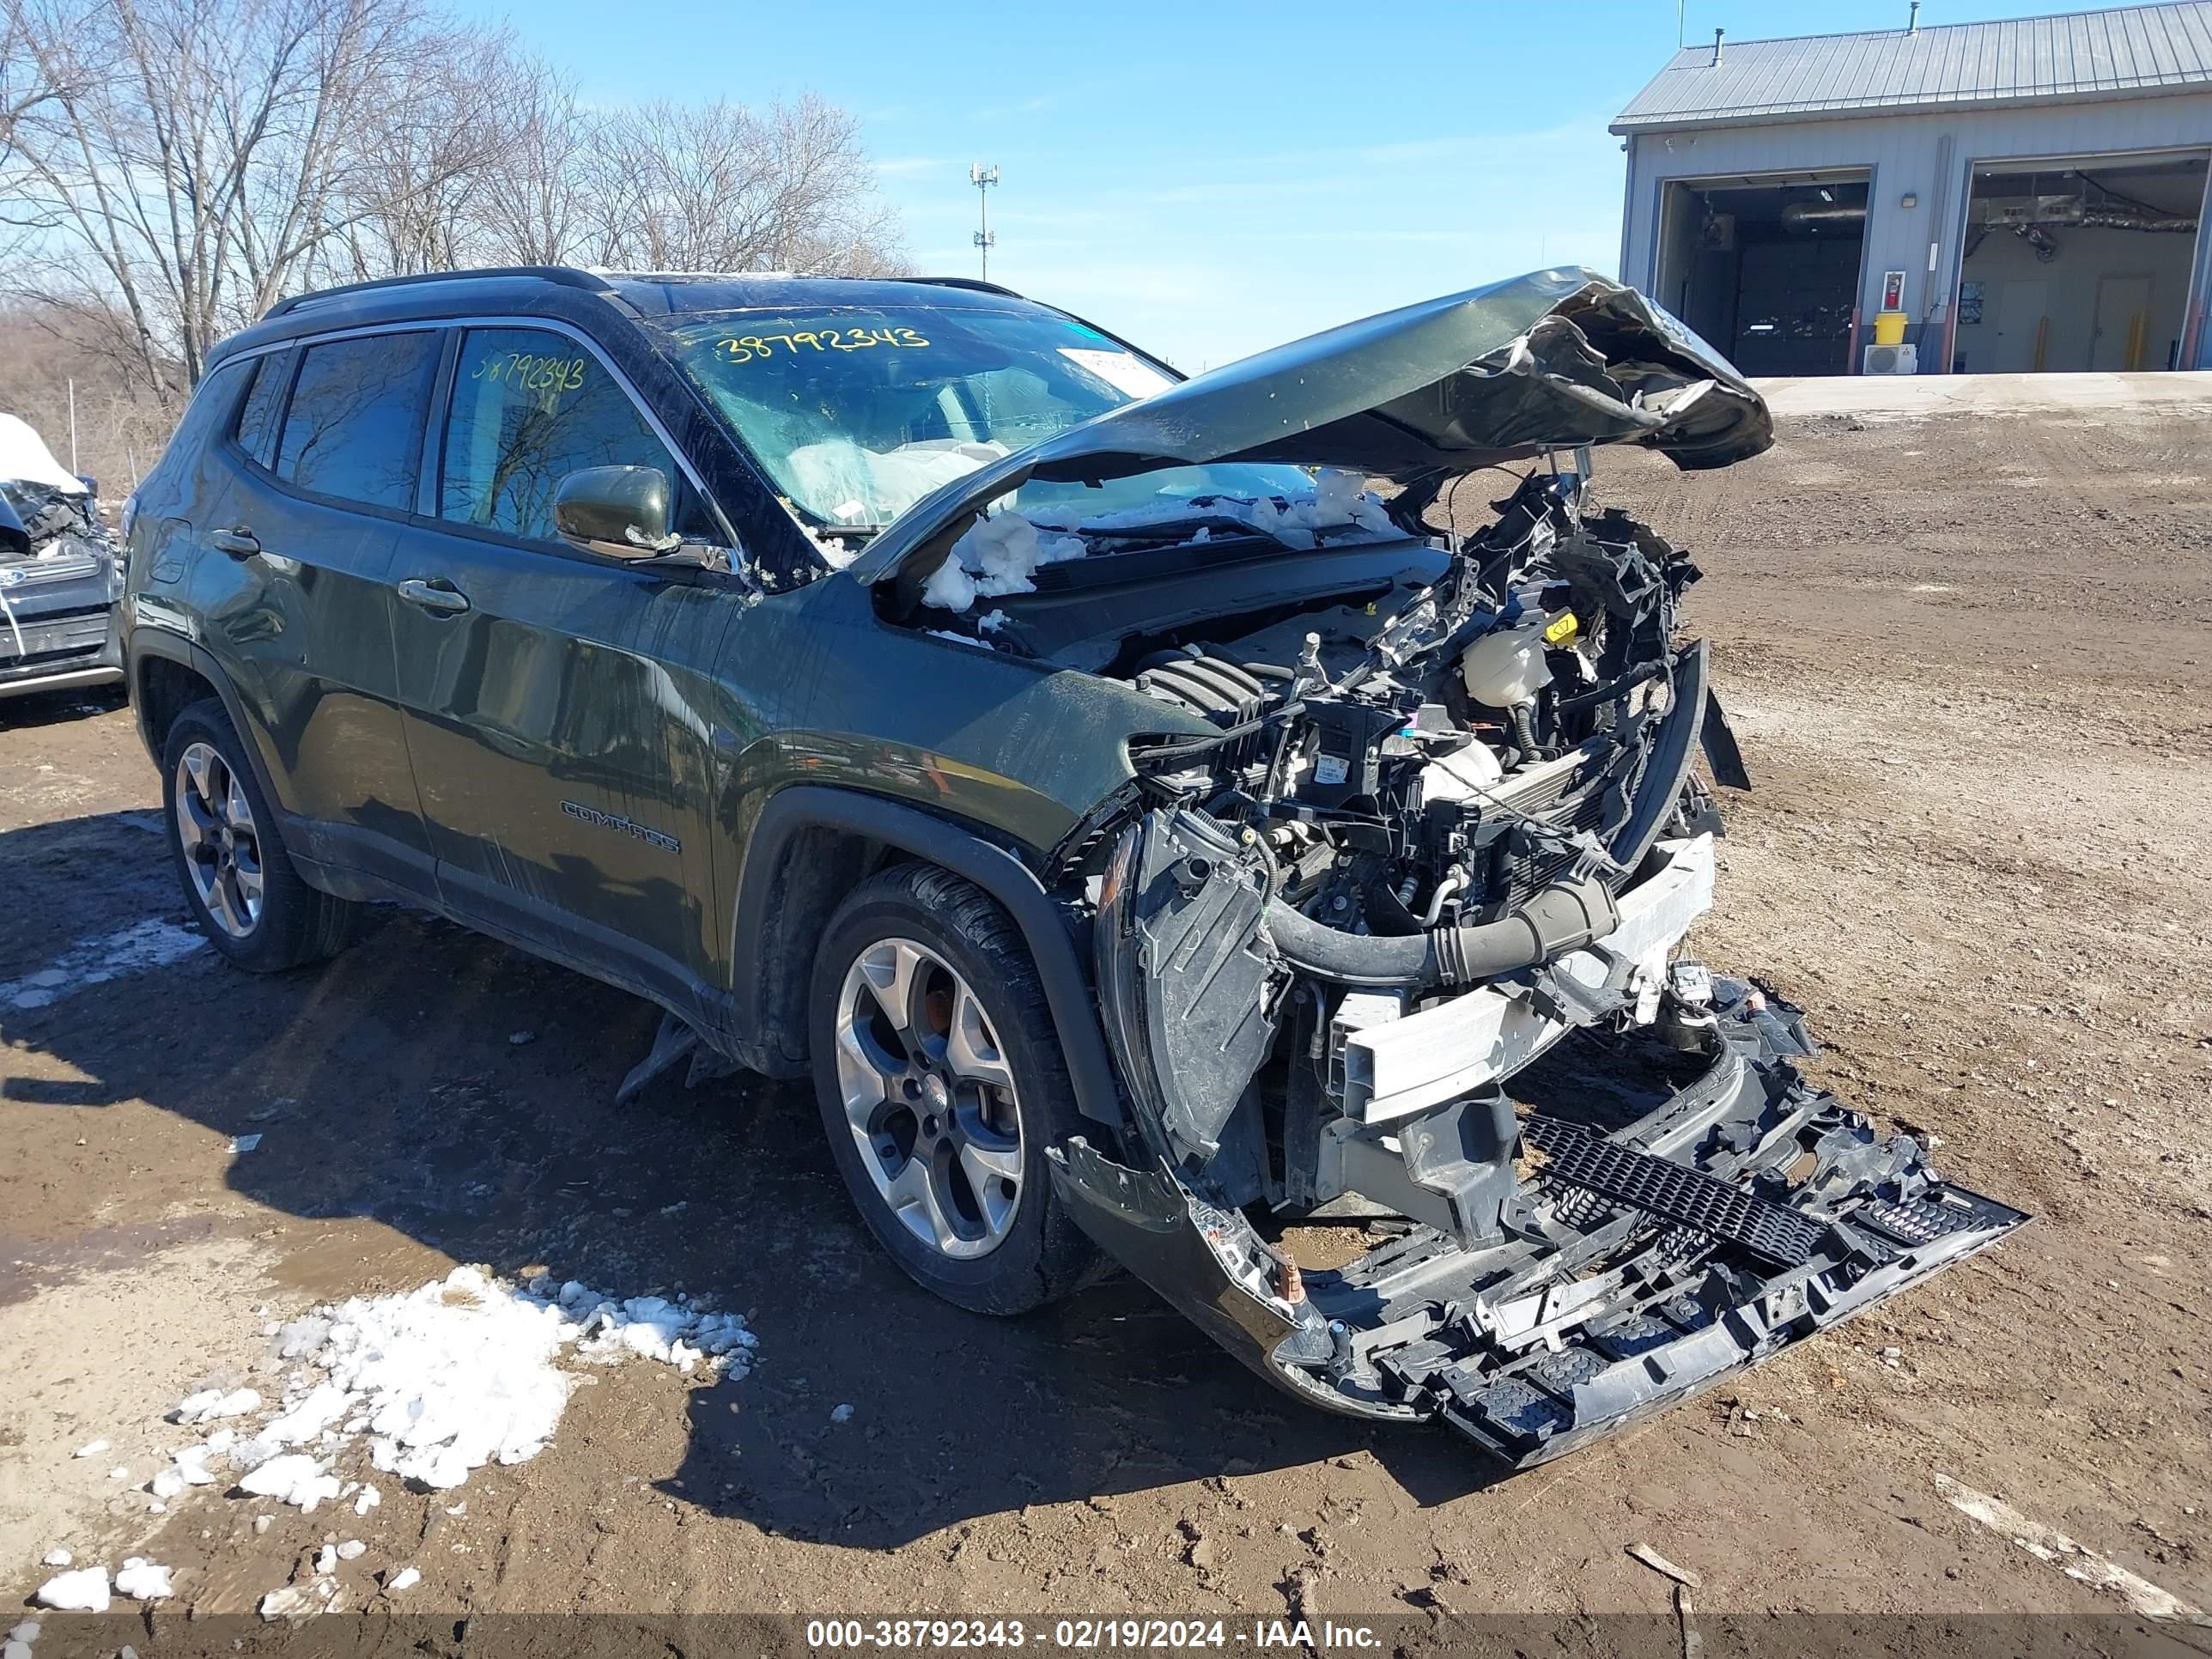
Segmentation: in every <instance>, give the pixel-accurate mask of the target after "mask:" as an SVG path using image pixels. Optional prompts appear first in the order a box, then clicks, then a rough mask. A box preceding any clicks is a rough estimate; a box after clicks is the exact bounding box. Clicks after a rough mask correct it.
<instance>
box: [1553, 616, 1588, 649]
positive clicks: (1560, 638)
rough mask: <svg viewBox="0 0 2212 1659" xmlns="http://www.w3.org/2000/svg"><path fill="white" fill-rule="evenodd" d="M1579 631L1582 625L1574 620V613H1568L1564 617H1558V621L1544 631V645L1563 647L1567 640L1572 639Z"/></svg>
mask: <svg viewBox="0 0 2212 1659" xmlns="http://www.w3.org/2000/svg"><path fill="white" fill-rule="evenodd" d="M1581 629H1582V624H1581V623H1578V622H1577V621H1576V620H1575V613H1574V612H1573V611H1568V612H1567V614H1566V615H1565V616H1564V617H1560V618H1559V621H1557V622H1555V623H1553V624H1552V625H1551V626H1550V627H1549V628H1547V629H1545V630H1544V643H1545V644H1547V645H1565V643H1566V642H1567V641H1569V640H1571V639H1572V638H1574V636H1575V635H1577V633H1579V632H1580V631H1581Z"/></svg>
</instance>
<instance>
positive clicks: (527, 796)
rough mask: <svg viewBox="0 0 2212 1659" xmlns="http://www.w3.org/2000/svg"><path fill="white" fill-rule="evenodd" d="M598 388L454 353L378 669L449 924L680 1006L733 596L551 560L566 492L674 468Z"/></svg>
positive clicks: (702, 582)
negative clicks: (599, 480)
mask: <svg viewBox="0 0 2212 1659" xmlns="http://www.w3.org/2000/svg"><path fill="white" fill-rule="evenodd" d="M532 336H536V337H534V338H533V337H532ZM487 364H491V365H493V367H492V368H489V369H487V368H486V365H487ZM502 365H503V366H502ZM607 376H608V371H607V370H606V369H605V365H604V364H603V363H602V362H599V360H598V359H597V358H596V357H595V356H592V354H591V353H590V352H588V351H587V350H586V349H584V348H583V347H582V346H581V345H580V343H574V342H569V341H567V340H565V339H563V338H562V337H551V336H545V335H543V334H539V333H538V331H524V330H495V331H494V330H485V331H471V334H470V335H469V336H468V337H465V342H464V343H463V345H462V347H461V349H460V350H459V353H458V354H456V356H455V360H454V362H453V365H452V367H451V368H450V369H449V379H450V381H451V384H452V386H453V387H454V388H455V394H454V395H455V398H456V399H457V401H458V403H459V412H458V414H457V416H456V418H455V421H454V422H453V427H452V428H451V429H450V430H448V432H447V434H446V435H445V440H444V446H443V450H442V453H443V454H444V459H445V475H446V476H445V484H444V487H443V489H442V490H441V495H440V497H439V505H440V507H441V511H442V512H444V513H448V514H450V515H451V516H450V517H447V518H441V519H437V520H432V519H429V518H428V517H424V518H419V519H417V520H416V521H415V522H414V523H412V524H410V526H408V527H407V528H406V529H405V530H404V531H403V532H401V536H400V542H399V550H398V559H397V562H396V563H395V564H394V566H393V576H394V580H395V582H396V583H397V584H398V593H399V595H400V596H399V597H398V598H397V599H396V601H395V605H394V608H393V618H394V621H393V627H394V634H393V640H394V648H395V654H396V659H397V663H398V681H399V685H400V688H401V696H402V700H403V702H404V704H405V707H406V730H407V740H408V745H409V750H410V756H411V758H412V761H413V765H414V772H415V775H416V779H417V781H418V784H419V792H420V799H421V801H422V810H423V816H424V822H425V825H426V828H427V830H428V835H429V837H430V840H431V843H432V846H433V848H434V849H435V855H436V858H437V863H438V880H439V886H440V892H441V900H442V902H444V904H445V905H446V907H447V908H449V909H451V910H453V912H454V913H456V914H457V915H463V916H465V917H467V918H469V919H471V920H475V921H481V922H483V923H485V924H488V925H489V926H490V927H492V929H493V930H494V931H496V932H501V933H507V934H509V935H512V936H514V937H518V938H520V939H523V940H525V941H526V942H532V943H536V944H539V945H548V946H550V947H552V948H554V949H555V950H556V951H557V952H558V953H559V954H561V955H562V956H564V957H568V958H570V959H572V960H575V961H578V962H579V963H581V964H583V965H586V966H591V967H592V968H593V969H595V970H596V971H600V972H603V973H605V975H607V976H608V977H612V978H617V979H619V980H621V981H624V982H626V983H629V984H631V985H633V986H635V987H636V988H640V989H642V990H647V991H648V992H651V993H653V994H656V995H659V996H661V997H662V998H664V1000H674V1001H678V1002H679V1003H688V1002H689V1001H690V1000H692V999H693V998H694V997H695V996H696V994H697V991H698V987H700V985H701V983H702V981H701V975H702V971H703V969H704V968H705V964H706V963H707V962H708V960H709V959H710V957H709V954H708V952H709V950H710V948H711V941H710V940H709V939H708V933H709V931H710V928H709V924H708V896H709V894H710V892H711V882H712V869H711V860H710V857H709V854H708V836H707V833H706V832H707V829H708V823H709V817H708V801H709V799H710V793H711V791H710V780H709V765H710V762H711V757H712V753H713V747H714V745H713V741H712V732H711V725H710V721H711V715H710V714H709V712H708V711H710V710H711V709H712V708H713V707H714V699H715V696H716V693H715V690H714V677H713V671H714V661H715V658H716V654H717V653H718V650H719V648H720V642H721V638H722V635H723V632H724V631H725V630H726V628H727V627H728V625H729V622H730V619H731V616H732V613H733V611H734V610H735V608H736V607H735V606H734V605H732V604H731V603H729V601H730V600H731V599H733V598H735V597H736V595H735V594H734V593H733V592H732V591H731V590H730V588H729V587H727V586H725V585H724V584H725V581H726V579H724V578H720V577H717V576H714V575H711V574H707V573H703V572H698V571H688V572H675V573H671V572H670V571H668V570H666V569H653V568H641V567H638V566H635V565H630V564H627V563H624V562H621V561H617V560H610V559H605V558H599V557H596V556H591V555H587V554H583V553H580V552H577V551H576V550H572V549H569V548H567V547H566V546H564V545H562V544H560V543H558V542H557V540H556V539H554V538H552V537H551V535H550V510H551V491H552V489H554V488H556V486H557V483H558V481H559V477H562V476H565V475H566V472H567V471H572V470H574V468H575V467H576V466H579V465H653V464H657V465H661V466H663V467H672V466H673V465H674V462H673V459H672V458H671V457H670V456H669V455H668V454H667V453H666V452H665V447H661V446H660V444H659V439H658V438H657V436H655V435H651V434H649V433H648V432H647V429H646V423H645V422H644V421H643V420H642V419H641V417H640V416H638V415H637V414H636V412H635V409H634V407H632V408H630V409H629V411H628V412H627V413H625V412H624V410H623V405H622V404H619V403H617V401H616V400H617V398H626V396H627V394H626V393H625V392H623V391H622V390H621V388H620V387H619V386H617V385H616V384H614V383H613V382H612V381H611V379H609V378H607ZM488 377H489V378H488ZM586 427H590V428H592V430H590V431H586V430H585V428H586ZM648 439H649V440H650V442H647V440H648ZM655 452H657V453H655ZM418 584H419V586H416V585H418Z"/></svg>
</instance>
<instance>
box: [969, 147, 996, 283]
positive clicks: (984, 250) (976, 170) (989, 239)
mask: <svg viewBox="0 0 2212 1659" xmlns="http://www.w3.org/2000/svg"><path fill="white" fill-rule="evenodd" d="M968 182H969V184H971V185H975V206H976V210H977V211H978V213H979V214H980V215H981V223H982V228H981V229H980V230H978V231H977V232H976V233H975V249H976V252H977V253H978V254H979V255H980V256H981V259H982V261H983V280H984V281H985V282H989V281H990V280H991V250H992V249H993V248H994V247H996V246H998V245H999V239H998V238H997V237H996V236H994V235H993V234H991V193H990V192H991V186H992V185H995V184H997V183H998V182H999V169H998V168H996V167H985V166H984V165H983V164H982V163H981V161H977V162H975V163H974V164H973V165H972V166H970V167H969V169H968Z"/></svg>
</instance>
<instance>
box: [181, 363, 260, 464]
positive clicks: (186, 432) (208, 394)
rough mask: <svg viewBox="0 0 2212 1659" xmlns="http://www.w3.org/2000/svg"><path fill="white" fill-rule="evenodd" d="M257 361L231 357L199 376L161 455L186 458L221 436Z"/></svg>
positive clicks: (225, 431)
mask: <svg viewBox="0 0 2212 1659" xmlns="http://www.w3.org/2000/svg"><path fill="white" fill-rule="evenodd" d="M258 361H259V360H258V359H257V358H252V357H234V358H232V359H231V360H230V361H229V362H227V363H218V364H216V367H215V368H211V369H210V370H209V371H208V372H207V374H204V375H203V376H202V377H201V379H200V383H199V385H198V386H197V387H196V388H194V390H193V392H192V400H191V403H189V404H186V405H185V416H184V418H183V419H182V420H180V421H179V422H177V429H176V431H175V432H174V433H173V434H172V435H170V438H169V447H168V449H167V451H165V452H164V453H166V454H176V455H188V454H190V453H193V452H196V451H197V450H200V449H203V448H204V447H206V446H207V445H208V444H209V443H210V442H212V441H216V440H217V439H219V438H221V437H222V436H223V435H226V434H227V432H228V425H227V422H228V421H229V419H230V416H231V415H232V413H233V412H234V410H236V409H237V408H238V394H239V393H240V392H242V391H244V390H245V389H246V378H247V377H248V376H249V375H251V374H252V373H253V367H254V364H255V363H256V362H258Z"/></svg>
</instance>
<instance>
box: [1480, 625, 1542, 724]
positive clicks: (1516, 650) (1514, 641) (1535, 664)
mask: <svg viewBox="0 0 2212 1659" xmlns="http://www.w3.org/2000/svg"><path fill="white" fill-rule="evenodd" d="M1544 629H1545V618H1544V617H1543V615H1542V613H1541V612H1538V613H1536V614H1535V615H1534V617H1532V618H1531V619H1530V620H1529V621H1528V622H1526V623H1522V625H1521V626H1520V627H1518V628H1501V629H1498V631H1497V632H1495V633H1492V634H1485V635H1483V636H1482V637H1481V638H1480V639H1479V640H1477V641H1475V642H1474V644H1473V645H1470V646H1469V647H1468V648H1467V654H1466V655H1464V656H1462V658H1461V659H1459V672H1460V678H1462V680H1464V681H1465V682H1466V684H1467V695H1468V696H1470V697H1473V698H1474V700H1475V701H1476V702H1479V703H1480V704H1481V705H1482V706H1483V707H1484V708H1517V707H1518V706H1519V705H1521V704H1522V703H1524V702H1528V700H1529V699H1530V698H1531V697H1534V696H1535V695H1536V693H1537V692H1538V691H1539V690H1541V689H1542V688H1544V687H1545V686H1547V685H1549V684H1551V683H1552V671H1551V669H1550V668H1549V667H1547V665H1545V662H1544Z"/></svg>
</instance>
